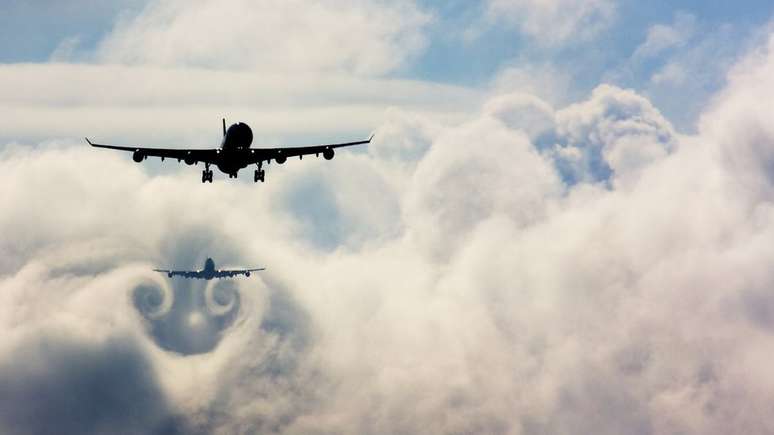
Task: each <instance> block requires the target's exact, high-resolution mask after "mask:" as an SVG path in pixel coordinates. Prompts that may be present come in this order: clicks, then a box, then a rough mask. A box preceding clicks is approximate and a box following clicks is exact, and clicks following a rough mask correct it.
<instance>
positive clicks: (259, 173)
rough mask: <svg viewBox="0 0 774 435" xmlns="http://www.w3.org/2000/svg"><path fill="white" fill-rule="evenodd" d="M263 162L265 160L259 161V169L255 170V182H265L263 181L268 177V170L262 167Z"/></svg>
mask: <svg viewBox="0 0 774 435" xmlns="http://www.w3.org/2000/svg"><path fill="white" fill-rule="evenodd" d="M262 163H263V162H258V169H256V170H255V175H253V182H255V183H257V182H259V181H260V182H261V183H263V181H264V180H265V179H266V171H264V170H263V169H261V166H263V164H262Z"/></svg>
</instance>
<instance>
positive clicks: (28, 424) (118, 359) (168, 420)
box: [0, 336, 188, 434]
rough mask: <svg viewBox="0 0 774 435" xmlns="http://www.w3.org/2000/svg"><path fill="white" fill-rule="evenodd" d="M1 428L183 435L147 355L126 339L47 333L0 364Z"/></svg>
mask: <svg viewBox="0 0 774 435" xmlns="http://www.w3.org/2000/svg"><path fill="white" fill-rule="evenodd" d="M0 428H2V430H0V432H2V433H4V434H65V433H67V434H112V433H126V434H135V433H136V434H139V433H147V434H183V433H188V431H187V429H186V425H185V422H184V420H183V419H182V418H181V417H180V416H177V415H175V414H174V413H173V412H172V410H171V408H170V405H169V403H168V402H167V399H166V397H165V396H164V394H163V392H162V391H161V389H160V387H159V385H158V383H157V381H156V377H155V373H154V371H153V368H152V366H151V364H150V362H149V361H147V360H146V359H145V357H144V356H143V355H142V352H141V350H140V349H139V348H138V347H137V345H136V343H135V342H134V341H133V340H131V339H127V338H114V339H110V340H108V341H107V342H105V343H103V344H88V343H81V342H77V341H73V340H71V339H62V338H60V337H53V336H49V337H46V338H39V339H35V340H31V341H29V342H27V343H24V344H22V345H21V346H19V347H18V348H17V349H16V350H15V351H14V352H13V353H12V358H11V359H10V360H8V361H5V362H4V363H2V364H1V365H0Z"/></svg>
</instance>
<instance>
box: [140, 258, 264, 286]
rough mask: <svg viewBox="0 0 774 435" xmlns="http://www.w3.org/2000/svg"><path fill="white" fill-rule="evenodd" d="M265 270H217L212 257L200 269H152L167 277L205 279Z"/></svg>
mask: <svg viewBox="0 0 774 435" xmlns="http://www.w3.org/2000/svg"><path fill="white" fill-rule="evenodd" d="M261 270H266V268H265V267H261V268H259V269H235V270H218V269H215V262H214V261H212V258H208V259H207V261H205V262H204V269H202V270H166V269H153V271H154V272H162V273H166V274H167V276H168V277H170V278H172V277H173V276H182V277H183V278H194V279H206V280H208V281H209V280H211V279H213V278H218V279H220V278H233V277H235V276H237V275H244V276H246V277H250V272H258V271H261Z"/></svg>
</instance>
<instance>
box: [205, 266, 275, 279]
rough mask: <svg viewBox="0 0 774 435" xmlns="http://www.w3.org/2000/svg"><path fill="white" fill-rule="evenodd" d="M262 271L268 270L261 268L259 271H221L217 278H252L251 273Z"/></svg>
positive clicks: (217, 273) (218, 272)
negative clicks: (241, 276)
mask: <svg viewBox="0 0 774 435" xmlns="http://www.w3.org/2000/svg"><path fill="white" fill-rule="evenodd" d="M261 270H266V268H265V267H261V268H258V269H238V270H219V271H217V272H216V275H215V276H217V277H218V278H226V277H233V276H237V275H244V276H250V272H258V271H261Z"/></svg>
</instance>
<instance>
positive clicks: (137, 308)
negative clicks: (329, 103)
mask: <svg viewBox="0 0 774 435" xmlns="http://www.w3.org/2000/svg"><path fill="white" fill-rule="evenodd" d="M772 52H774V43H768V44H766V45H764V46H762V47H760V48H759V49H758V50H757V51H755V52H753V53H752V54H750V56H749V57H748V58H747V59H745V60H744V61H743V62H741V63H739V64H738V65H737V66H736V67H735V68H734V69H733V70H732V73H731V75H730V76H729V85H728V86H727V87H726V88H725V89H724V90H723V91H722V92H720V93H719V94H718V95H717V96H716V97H715V98H714V99H713V102H712V104H711V105H710V106H709V107H707V108H706V109H705V110H704V113H703V115H702V118H701V123H700V127H699V130H698V131H697V133H696V134H694V135H681V134H678V133H676V132H675V131H674V128H673V127H672V125H671V124H670V123H669V122H668V121H667V120H666V119H665V118H664V116H662V114H661V112H660V111H659V110H658V108H657V107H656V106H655V105H654V104H652V103H651V102H650V101H649V100H648V99H647V98H646V97H645V96H643V95H640V94H638V93H637V92H635V91H633V90H627V89H623V88H620V87H616V86H611V85H601V86H599V87H597V88H596V89H595V90H594V91H593V92H592V93H591V94H590V95H588V96H587V97H586V98H584V99H583V100H582V101H578V102H576V103H573V104H569V105H566V104H562V103H561V102H554V101H552V102H551V104H549V103H547V102H545V101H544V100H543V99H541V98H540V96H536V95H534V94H532V93H530V92H529V89H518V87H519V86H518V85H513V86H511V87H509V88H508V89H507V90H503V91H502V92H500V91H492V94H493V95H492V96H491V97H490V98H489V99H488V101H486V102H485V103H484V104H478V100H475V101H474V102H475V104H470V103H469V106H471V107H470V108H469V111H468V112H467V113H466V114H465V116H459V117H447V116H443V114H441V115H438V114H437V113H434V112H435V106H433V107H428V108H426V110H425V111H422V110H414V109H415V107H403V108H395V109H392V110H390V111H389V112H388V113H387V116H386V118H387V119H386V120H385V121H384V122H383V124H382V125H381V127H379V128H378V131H379V132H380V134H379V135H377V138H376V139H375V142H374V143H373V144H372V145H370V146H369V147H368V148H367V150H366V151H365V152H361V153H356V152H342V153H338V154H337V155H336V158H335V159H334V160H333V161H332V162H323V161H322V160H315V159H304V160H302V161H297V160H293V161H290V162H288V163H287V164H286V165H283V166H280V167H276V166H274V165H272V166H271V167H269V168H268V171H267V172H268V182H267V183H265V184H263V185H254V184H252V183H248V182H243V180H239V181H237V182H233V180H232V182H227V181H225V180H220V179H216V180H215V183H213V184H206V185H204V184H201V183H198V174H197V171H198V170H199V169H200V168H191V167H186V166H183V167H181V168H180V169H179V170H176V171H169V172H167V171H158V169H157V168H156V169H153V168H151V169H147V168H148V167H147V166H140V165H137V164H135V163H133V162H132V161H131V159H129V156H126V155H119V154H115V153H109V152H97V151H95V150H91V149H88V148H86V147H84V146H82V145H81V144H77V143H73V142H72V141H70V140H47V141H46V142H44V143H36V144H35V146H34V147H32V146H25V145H22V144H18V143H16V144H7V145H5V146H4V147H3V148H2V151H1V152H0V197H2V198H4V199H5V201H6V202H7V203H8V204H12V205H13V206H11V207H3V208H2V210H0V233H2V234H5V235H7V236H6V237H3V238H0V328H2V330H3V331H4V334H3V335H2V337H0V361H3V363H2V364H0V384H1V385H2V386H4V388H0V391H2V392H10V394H9V395H7V397H3V396H2V394H3V393H0V401H2V403H5V404H6V406H3V407H0V408H2V410H3V411H5V412H0V432H3V433H5V432H8V433H15V432H16V433H28V432H35V431H38V432H43V431H46V430H49V429H50V428H52V427H55V428H65V429H68V430H71V431H76V432H92V433H100V432H103V431H106V430H109V429H106V426H105V422H106V421H110V422H115V421H116V419H118V422H119V423H123V426H122V427H127V428H128V429H127V430H128V431H132V430H134V429H136V430H135V431H136V432H151V433H153V432H154V431H156V432H161V433H164V432H173V433H174V432H175V431H177V432H181V433H197V432H200V433H213V432H215V433H217V432H223V433H233V432H259V433H419V432H421V433H439V434H440V433H479V432H486V433H521V434H539V433H559V434H562V433H578V432H582V433H597V434H614V433H622V432H625V433H702V434H715V433H716V434H727V433H738V432H739V430H740V429H739V428H744V433H750V434H758V433H760V434H763V433H770V432H771V429H772V424H774V423H772V422H771V421H770V419H768V418H767V417H766V416H767V415H768V414H767V412H766V411H767V409H768V407H769V404H770V403H771V401H772V399H773V398H774V378H772V376H771V375H770V373H769V372H770V369H769V365H768V364H767V361H768V356H769V354H770V353H771V351H772V346H774V342H772V339H771V332H772V325H773V324H774V321H772V319H774V314H772V313H774V308H772V307H774V302H772V298H771V295H770V293H771V292H770V289H771V288H772V286H774V272H773V271H772V268H771V267H770V264H769V263H770V259H771V258H774V245H772V243H771V240H774V225H772V222H774V207H772V201H773V199H774V180H772V173H774V172H772V167H774V165H773V164H772V161H774V157H773V156H774V154H772V150H773V149H774V145H773V144H774V131H773V130H772V128H771V123H770V122H769V119H770V109H769V107H768V106H767V105H766V101H768V100H770V98H768V99H767V98H766V96H767V95H769V94H771V93H772V92H774V82H772V77H774V61H772V59H774V54H772ZM19 68H22V67H21V66H19ZM53 68H62V69H61V70H60V71H63V72H67V71H68V68H73V71H71V72H69V73H68V74H70V76H69V77H70V78H68V79H67V80H63V81H61V82H56V81H55V82H53V83H50V84H49V86H50V88H48V89H47V90H46V92H43V93H42V94H43V95H48V96H30V95H25V93H18V92H17V93H10V94H9V95H10V96H9V97H8V98H9V100H10V101H11V104H12V106H11V107H19V108H23V107H24V106H26V105H33V106H34V105H35V104H31V103H34V101H32V100H34V99H38V98H39V99H41V100H40V101H41V102H40V103H39V105H40V107H37V108H35V110H36V112H35V113H37V114H38V115H39V117H38V118H36V121H37V123H38V125H41V124H43V125H48V123H49V122H51V123H52V124H53V125H59V124H57V121H56V119H55V116H52V115H51V114H50V113H49V114H46V112H45V111H43V108H47V107H49V106H51V105H52V103H55V102H57V101H59V102H63V105H64V106H65V107H66V106H67V104H66V103H67V102H68V98H72V99H74V100H75V105H76V106H79V105H81V106H85V107H87V106H89V105H91V104H95V105H97V106H99V105H98V104H97V102H98V100H99V98H102V97H100V96H99V95H94V94H92V95H84V96H82V95H81V93H80V92H74V91H72V90H71V89H69V88H70V86H71V85H72V84H73V83H74V81H73V80H74V79H73V77H75V76H77V73H78V72H83V71H89V68H84V69H80V68H78V67H74V66H62V65H60V66H54V67H53ZM90 68H93V72H92V75H89V76H87V77H84V81H86V82H90V81H92V80H94V81H96V80H98V79H97V77H98V76H99V74H98V72H99V71H103V72H111V73H116V72H119V73H120V72H121V71H129V72H130V73H133V72H135V71H137V70H138V69H139V70H142V71H146V74H150V73H149V72H147V71H151V72H153V71H154V70H153V69H152V68H150V67H146V66H142V67H140V66H131V67H127V66H104V65H93V66H90ZM146 68H147V69H146ZM24 71H26V72H28V73H35V68H32V67H30V68H29V69H26V70H24ZM155 71H156V73H158V74H160V75H161V76H162V78H163V80H160V81H159V83H162V84H164V85H166V84H169V83H173V82H174V81H175V80H180V83H181V87H182V88H183V89H189V90H190V89H193V88H195V86H194V85H195V84H196V83H199V82H198V81H196V80H192V81H191V82H187V81H185V80H186V79H184V78H183V76H184V75H185V74H184V73H182V72H175V71H172V72H169V71H166V70H164V71H162V72H159V71H158V70H155ZM187 72H190V73H191V74H192V75H196V73H197V72H199V73H201V74H202V75H203V77H207V78H209V77H212V76H211V75H209V73H205V72H201V71H200V70H193V71H187ZM178 73H179V74H178ZM221 73H223V74H226V72H222V71H220V72H217V74H221ZM6 74H9V76H8V77H18V76H15V75H13V74H11V73H9V72H7V71H6ZM47 74H49V72H46V73H44V74H43V75H42V76H43V77H50V76H49V75H47ZM167 74H169V76H167ZM130 75H131V74H130ZM108 77H115V75H113V76H111V75H108ZM143 77H152V76H151V75H148V76H143ZM229 77H231V78H234V79H237V78H242V79H244V77H245V76H244V75H241V73H239V74H235V75H233V76H229ZM16 80H21V79H18V78H16ZM106 80H107V79H106ZM245 80H246V79H245ZM44 81H45V80H41V82H44ZM127 82H131V80H127ZM0 83H4V81H0ZM14 83H16V84H18V83H20V81H16V82H14ZM253 83H255V82H248V86H246V88H249V87H250V86H249V85H250V84H253ZM336 83H338V82H335V81H331V82H326V85H325V87H324V88H326V89H328V88H327V87H328V86H332V87H333V89H338V88H336V86H335V85H336ZM348 83H350V82H344V83H343V84H341V85H340V86H341V87H342V88H346V87H347V86H348ZM364 83H372V82H369V81H366V82H364ZM379 83H382V84H384V83H383V82H381V81H380V82H379ZM393 84H394V83H393ZM7 86H8V90H9V91H10V90H12V89H13V87H12V86H11V85H7ZM134 86H139V85H134ZM228 86H230V85H224V89H225V90H224V91H223V92H224V93H225V94H226V95H230V98H234V99H236V100H237V101H240V102H241V101H248V102H249V101H250V99H251V98H256V96H255V94H250V95H242V94H240V90H242V89H243V88H242V87H238V86H235V87H234V88H230V87H228ZM385 86H387V85H385ZM396 86H397V85H396ZM401 86H407V87H406V88H403V87H401ZM98 88H99V89H100V92H99V93H102V92H107V90H109V89H111V88H110V87H109V86H107V85H105V84H98ZM113 88H116V89H115V90H113V91H112V92H115V93H114V94H107V95H108V97H111V98H110V99H112V97H116V98H117V99H118V100H120V101H122V104H125V105H128V106H131V102H132V101H133V100H132V98H137V100H136V101H137V102H138V103H137V105H138V112H141V111H145V110H147V107H148V106H152V105H153V104H156V105H162V103H163V101H152V102H151V103H148V100H149V99H151V100H152V96H153V92H152V91H147V92H145V93H142V92H137V93H135V91H136V90H137V89H138V88H129V89H128V90H123V89H121V87H120V86H114V87H113ZM268 88H270V86H267V89H268ZM159 89H161V90H162V91H163V92H169V94H162V96H163V97H167V96H173V97H174V98H170V99H169V100H167V101H168V103H167V104H168V107H169V111H170V112H172V111H175V110H182V109H184V108H185V107H186V106H187V104H188V103H187V102H186V100H185V98H186V95H187V92H183V91H179V92H180V95H177V96H175V93H176V92H178V91H177V90H174V89H173V88H170V87H168V86H159ZM387 89H388V90H390V89H391V90H395V89H396V88H390V87H389V86H387ZM397 89H404V90H405V89H420V90H421V89H424V90H426V91H427V92H430V89H432V87H430V88H425V87H422V86H420V87H418V88H412V87H411V83H404V82H400V86H398V87H397ZM442 89H447V88H442ZM160 92H161V91H160ZM99 93H95V94H99ZM279 94H280V93H279V92H276V93H274V94H272V93H268V95H269V96H271V97H272V98H280V97H279ZM354 94H355V95H361V94H359V93H357V92H355V93H354ZM386 94H389V92H385V93H384V94H381V93H380V94H379V95H386ZM345 95H346V96H345V97H342V98H343V99H347V98H354V97H353V96H352V95H353V94H345ZM427 95H429V94H421V93H420V95H419V96H417V97H416V98H417V99H420V97H421V98H425V97H426V96H427ZM455 95H469V94H465V93H464V92H462V93H461V94H455ZM473 95H479V94H477V93H474V94H473ZM158 98H159V100H165V98H161V97H158ZM190 98H191V100H190V101H189V103H191V101H192V103H191V104H192V105H196V104H197V102H199V101H201V102H203V103H200V104H202V106H206V105H208V104H210V102H209V100H208V98H214V97H212V94H210V93H209V91H201V93H196V92H192V96H191V97H190ZM242 98H244V100H241V99H242ZM461 99H462V98H461ZM13 105H16V106H13ZM51 110H52V112H51V113H53V114H54V115H57V114H62V113H64V112H65V111H66V110H65V109H62V110H61V111H54V109H51ZM95 111H96V109H95ZM7 112H11V110H10V109H8V110H7ZM158 113H159V112H156V113H154V114H152V115H156V116H158ZM161 113H164V112H161ZM527 114H529V115H530V116H531V118H529V119H527V118H526V116H525V115H527ZM152 115H148V117H149V118H150V117H152ZM0 118H1V117H0ZM149 118H148V119H149ZM14 119H19V118H14ZM94 119H97V120H105V119H107V118H94ZM137 119H138V118H134V117H129V119H128V121H125V122H127V123H128V122H135V123H139V121H138V120H137ZM140 119H142V118H140ZM90 122H94V120H93V119H92V120H90ZM122 122H123V121H122ZM147 122H150V121H147ZM166 122H168V123H169V124H170V126H171V127H170V129H171V130H173V131H174V133H173V134H175V135H179V136H183V135H184V134H185V133H184V132H183V129H184V127H183V126H182V122H181V123H180V124H179V125H178V124H175V122H174V119H171V120H166ZM111 128H113V126H110V125H108V126H106V127H105V131H108V130H110V129H111ZM382 132H383V134H382ZM310 198H311V199H310ZM207 256H212V257H214V258H215V259H216V261H218V262H219V263H222V264H226V265H235V266H247V265H265V266H266V267H267V268H268V270H267V271H265V272H263V273H261V274H256V275H255V276H253V277H251V278H250V279H249V280H247V279H245V280H240V281H234V282H233V284H234V285H233V286H227V287H218V288H216V287H215V284H213V285H212V287H209V286H206V287H204V286H200V285H199V283H189V282H183V281H181V282H177V281H169V280H168V279H167V278H166V277H165V276H164V275H160V274H156V273H153V272H152V271H151V269H152V268H153V267H157V266H163V267H173V266H178V265H179V266H180V267H196V266H197V265H198V264H201V262H202V260H203V259H204V258H205V257H207ZM189 284H190V285H189ZM221 285H226V284H221ZM192 315H193V317H192ZM54 331H55V332H54ZM103 386H107V387H108V388H107V389H105V388H103ZM40 394H45V396H46V397H50V398H51V400H50V401H40V400H39V395H40ZM76 394H77V395H78V397H80V398H81V399H82V400H81V401H79V402H78V403H77V404H76V405H73V406H76V408H73V409H74V411H73V412H67V413H65V412H63V409H64V407H65V406H67V405H70V403H69V401H68V400H67V398H69V397H73V396H74V395H76ZM32 397H34V398H35V399H36V400H32V399H29V400H26V399H28V398H32ZM19 398H21V399H25V400H20V399H19ZM78 404H99V405H100V406H98V407H88V409H87V408H86V407H84V408H80V407H77V405H78ZM8 410H10V411H11V412H8ZM119 410H120V411H119ZM33 415H34V416H35V417H39V416H44V417H45V418H33V417H32V416H33ZM762 416H763V417H762Z"/></svg>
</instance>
